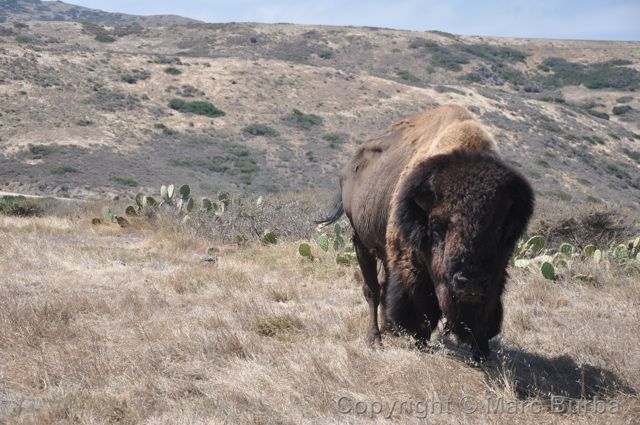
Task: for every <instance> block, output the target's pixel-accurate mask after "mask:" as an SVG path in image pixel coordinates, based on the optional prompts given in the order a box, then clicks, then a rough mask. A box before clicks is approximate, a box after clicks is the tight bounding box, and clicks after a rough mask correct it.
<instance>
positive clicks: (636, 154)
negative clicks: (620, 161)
mask: <svg viewBox="0 0 640 425" xmlns="http://www.w3.org/2000/svg"><path fill="white" fill-rule="evenodd" d="M622 151H623V152H624V154H625V155H627V156H628V157H629V158H631V159H633V160H634V161H635V162H637V163H638V164H640V151H634V150H631V149H627V148H624V149H622Z"/></svg>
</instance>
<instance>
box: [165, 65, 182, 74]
mask: <svg viewBox="0 0 640 425" xmlns="http://www.w3.org/2000/svg"><path fill="white" fill-rule="evenodd" d="M164 72H166V73H167V74H169V75H180V74H182V71H180V70H179V69H178V68H175V67H173V66H169V67H166V68H165V69H164Z"/></svg>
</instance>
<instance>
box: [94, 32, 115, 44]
mask: <svg viewBox="0 0 640 425" xmlns="http://www.w3.org/2000/svg"><path fill="white" fill-rule="evenodd" d="M95 40H96V41H97V42H99V43H113V42H115V41H116V38H115V37H114V36H112V35H109V34H98V35H96V38H95Z"/></svg>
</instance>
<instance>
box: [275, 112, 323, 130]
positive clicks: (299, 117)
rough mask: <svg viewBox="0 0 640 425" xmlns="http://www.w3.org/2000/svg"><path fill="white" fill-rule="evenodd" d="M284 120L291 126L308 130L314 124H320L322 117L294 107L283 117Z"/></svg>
mask: <svg viewBox="0 0 640 425" xmlns="http://www.w3.org/2000/svg"><path fill="white" fill-rule="evenodd" d="M284 122H285V123H286V124H288V125H290V126H292V127H296V128H300V129H303V130H310V129H311V128H312V127H314V126H318V125H321V124H322V118H321V117H319V116H318V115H315V114H305V113H304V112H302V111H300V110H299V109H294V110H293V111H292V112H291V113H290V114H289V115H287V116H285V117H284Z"/></svg>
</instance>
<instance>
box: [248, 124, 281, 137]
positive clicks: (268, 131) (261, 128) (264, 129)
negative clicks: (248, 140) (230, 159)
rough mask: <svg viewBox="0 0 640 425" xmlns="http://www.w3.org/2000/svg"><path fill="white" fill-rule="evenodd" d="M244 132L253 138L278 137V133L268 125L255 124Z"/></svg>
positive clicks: (250, 125)
mask: <svg viewBox="0 0 640 425" xmlns="http://www.w3.org/2000/svg"><path fill="white" fill-rule="evenodd" d="M242 131H243V132H244V133H246V134H249V135H251V136H266V137H276V136H278V132H277V131H276V130H275V129H273V128H271V127H269V126H268V125H266V124H259V123H253V124H249V125H248V126H246V127H245V128H243V129H242Z"/></svg>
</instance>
